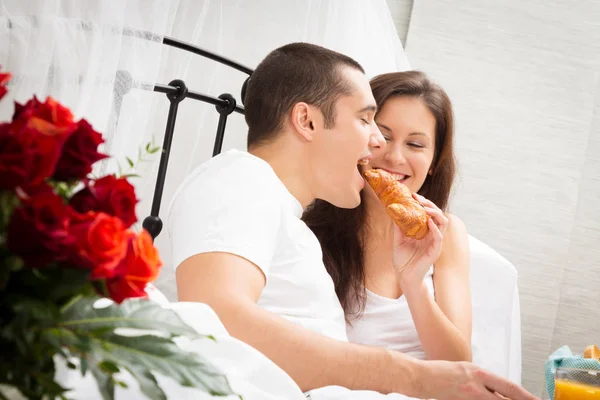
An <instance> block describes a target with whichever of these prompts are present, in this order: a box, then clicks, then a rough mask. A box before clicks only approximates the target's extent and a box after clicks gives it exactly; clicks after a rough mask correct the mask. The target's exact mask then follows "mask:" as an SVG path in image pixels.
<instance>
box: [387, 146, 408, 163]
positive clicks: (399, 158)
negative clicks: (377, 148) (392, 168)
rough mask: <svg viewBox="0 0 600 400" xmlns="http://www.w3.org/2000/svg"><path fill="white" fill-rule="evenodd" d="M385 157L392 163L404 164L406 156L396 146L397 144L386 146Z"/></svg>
mask: <svg viewBox="0 0 600 400" xmlns="http://www.w3.org/2000/svg"><path fill="white" fill-rule="evenodd" d="M384 157H385V159H386V160H387V161H388V162H389V163H391V164H394V165H397V164H400V165H401V164H404V163H405V162H406V157H405V156H404V152H403V151H402V150H401V149H399V148H398V146H393V145H392V146H387V147H386V149H385V155H384Z"/></svg>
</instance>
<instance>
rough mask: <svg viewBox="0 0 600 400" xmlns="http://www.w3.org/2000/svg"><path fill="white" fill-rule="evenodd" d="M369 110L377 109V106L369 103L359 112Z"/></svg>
mask: <svg viewBox="0 0 600 400" xmlns="http://www.w3.org/2000/svg"><path fill="white" fill-rule="evenodd" d="M368 111H371V112H375V111H377V106H376V105H373V104H369V105H368V106H366V107H363V108H361V109H360V110H359V111H358V114H361V113H364V112H368Z"/></svg>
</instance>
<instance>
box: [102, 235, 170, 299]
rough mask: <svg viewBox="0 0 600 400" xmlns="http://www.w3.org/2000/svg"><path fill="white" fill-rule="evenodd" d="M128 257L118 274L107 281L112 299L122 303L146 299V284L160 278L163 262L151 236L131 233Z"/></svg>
mask: <svg viewBox="0 0 600 400" xmlns="http://www.w3.org/2000/svg"><path fill="white" fill-rule="evenodd" d="M129 232H130V233H129V243H128V249H127V255H126V256H125V258H124V259H123V261H122V262H121V265H120V266H119V267H118V273H117V275H116V276H115V277H114V278H113V279H110V280H108V281H107V288H108V292H109V294H110V297H111V298H112V299H113V300H114V301H116V302H118V303H120V302H122V301H123V300H125V299H127V298H130V297H145V296H146V292H145V288H146V284H147V283H149V282H152V281H153V280H154V279H156V277H157V276H158V270H159V268H160V267H161V266H162V262H161V260H160V257H159V255H158V250H157V249H156V248H155V247H154V244H153V243H152V237H151V236H150V234H149V233H148V232H147V231H145V230H143V231H142V232H141V233H140V234H139V235H136V234H135V233H133V232H131V231H129Z"/></svg>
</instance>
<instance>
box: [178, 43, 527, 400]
mask: <svg viewBox="0 0 600 400" xmlns="http://www.w3.org/2000/svg"><path fill="white" fill-rule="evenodd" d="M244 100H245V101H244V105H245V110H246V111H245V116H246V122H247V123H248V127H249V130H248V150H249V152H248V153H246V152H239V151H235V150H231V151H228V152H225V153H223V154H221V155H219V156H217V157H215V158H213V159H211V160H209V161H207V162H205V163H204V164H202V165H201V166H199V167H198V168H197V169H196V170H194V171H193V172H192V174H191V175H190V176H189V177H187V178H186V180H185V181H184V182H183V184H182V185H181V187H180V188H179V189H178V191H177V193H176V194H175V196H174V200H173V202H172V205H171V210H170V214H169V218H168V223H169V230H170V234H171V240H172V247H173V257H174V265H175V266H176V268H177V271H176V274H177V286H178V294H179V300H180V301H196V302H203V303H206V304H208V305H210V306H211V307H212V308H213V309H214V310H215V312H216V313H217V314H218V316H219V318H220V319H221V320H222V322H223V324H224V325H225V327H226V328H227V330H228V331H229V333H230V334H231V335H232V336H234V337H236V338H238V339H240V340H242V341H244V342H246V343H248V344H250V345H251V346H253V347H255V348H256V349H258V350H259V351H261V352H262V353H263V354H265V355H266V356H267V357H269V358H270V359H271V360H273V361H274V362H275V363H276V364H277V365H278V366H279V367H281V368H282V369H283V370H284V371H286V372H287V373H288V374H289V375H290V376H291V377H292V379H294V380H295V381H296V383H297V384H298V385H299V386H300V388H301V389H302V390H303V391H305V392H306V391H311V390H313V389H316V388H321V387H326V386H342V387H345V388H349V389H353V390H372V391H377V392H380V393H403V394H406V395H409V396H413V397H420V398H436V399H439V400H450V399H497V398H498V397H497V395H496V394H492V392H493V391H497V392H499V393H501V394H503V395H505V396H508V397H509V398H512V399H515V400H531V399H535V398H534V397H533V396H531V395H530V394H528V393H527V392H526V391H524V390H523V389H521V388H520V387H518V386H516V385H513V384H511V383H509V382H507V381H505V380H503V379H501V378H498V377H496V376H493V375H491V374H490V373H488V372H486V371H483V370H481V369H478V368H477V367H475V366H473V365H471V364H468V363H450V362H437V361H429V362H423V361H418V360H415V359H412V358H410V357H408V356H406V355H403V354H400V353H396V352H393V351H389V350H387V349H383V348H372V347H366V346H360V345H355V344H351V343H348V341H347V338H346V332H345V323H344V314H343V311H342V308H341V306H340V303H339V301H338V299H337V297H336V294H335V291H334V287H333V282H332V280H331V278H330V277H329V275H328V274H327V272H326V270H325V267H324V265H323V262H322V259H321V250H320V247H319V243H318V241H317V239H316V237H315V236H314V235H313V234H312V232H311V231H310V230H309V229H308V227H307V226H306V225H305V224H304V223H303V222H302V221H301V220H300V216H301V215H302V211H303V209H304V208H305V207H307V206H308V205H309V204H310V203H311V202H312V201H313V200H314V199H315V198H320V199H324V200H326V201H328V202H330V203H332V204H334V205H336V206H338V207H344V208H353V207H356V206H358V205H359V204H360V191H361V190H362V188H363V186H364V181H363V179H362V177H361V176H360V174H359V172H358V168H357V164H358V163H360V162H362V161H364V160H368V158H369V157H370V150H369V149H370V148H375V147H378V146H383V145H384V143H385V142H384V139H383V137H382V136H381V133H380V132H379V131H378V129H377V127H376V125H375V123H374V115H375V111H376V105H375V100H374V98H373V95H372V93H371V89H370V86H369V82H368V80H367V78H366V76H365V74H364V71H363V69H362V67H361V66H360V65H359V64H358V63H357V62H356V61H354V60H352V59H351V58H349V57H346V56H344V55H341V54H339V53H336V52H333V51H330V50H327V49H324V48H321V47H319V46H315V45H310V44H304V43H295V44H290V45H286V46H283V47H281V48H279V49H276V50H274V51H273V52H271V53H270V54H269V55H268V56H267V57H266V58H265V59H264V60H263V61H262V62H261V63H260V65H259V66H258V67H257V68H256V70H255V72H254V73H253V74H252V76H251V78H250V81H249V83H248V87H247V91H246V95H245V99H244ZM369 398H371V397H369Z"/></svg>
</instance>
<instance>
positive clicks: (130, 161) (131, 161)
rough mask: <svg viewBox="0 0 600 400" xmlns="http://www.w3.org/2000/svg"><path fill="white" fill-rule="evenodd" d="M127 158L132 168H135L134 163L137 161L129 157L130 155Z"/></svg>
mask: <svg viewBox="0 0 600 400" xmlns="http://www.w3.org/2000/svg"><path fill="white" fill-rule="evenodd" d="M125 159H126V160H127V164H129V166H130V167H131V168H133V167H134V165H135V163H134V162H133V160H132V159H131V158H129V157H125Z"/></svg>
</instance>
